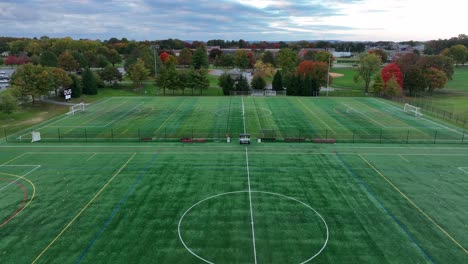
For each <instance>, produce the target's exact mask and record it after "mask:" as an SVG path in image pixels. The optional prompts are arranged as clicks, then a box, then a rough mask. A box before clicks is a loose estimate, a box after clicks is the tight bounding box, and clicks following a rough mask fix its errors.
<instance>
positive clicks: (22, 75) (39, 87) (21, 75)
mask: <svg viewBox="0 0 468 264" xmlns="http://www.w3.org/2000/svg"><path fill="white" fill-rule="evenodd" d="M50 78H51V76H50V73H49V72H48V71H47V69H46V68H44V67H42V66H35V65H32V64H30V63H28V64H25V65H22V66H20V67H18V69H17V70H16V71H15V73H14V74H13V76H12V78H11V83H12V89H13V90H14V94H15V95H16V96H17V97H19V98H21V99H25V100H28V99H29V98H31V99H32V103H33V104H34V102H35V101H36V98H37V97H39V96H42V95H46V94H47V93H48V92H49V91H50V89H51V82H50Z"/></svg>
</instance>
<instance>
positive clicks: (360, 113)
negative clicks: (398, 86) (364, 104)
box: [343, 104, 387, 128]
mask: <svg viewBox="0 0 468 264" xmlns="http://www.w3.org/2000/svg"><path fill="white" fill-rule="evenodd" d="M343 105H344V106H346V107H348V108H349V109H351V110H352V111H354V112H356V113H358V114H359V115H360V116H362V117H364V119H368V120H370V121H372V122H374V123H376V124H377V125H379V126H381V127H384V128H387V126H386V125H383V124H382V123H380V122H377V121H375V120H374V119H372V118H370V117H369V116H368V115H366V114H364V113H362V112H360V111H358V110H356V109H354V108H352V107H351V106H349V105H347V104H343Z"/></svg>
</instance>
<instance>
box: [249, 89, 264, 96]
mask: <svg viewBox="0 0 468 264" xmlns="http://www.w3.org/2000/svg"><path fill="white" fill-rule="evenodd" d="M250 95H252V96H265V92H264V91H263V90H252V91H251V92H250Z"/></svg>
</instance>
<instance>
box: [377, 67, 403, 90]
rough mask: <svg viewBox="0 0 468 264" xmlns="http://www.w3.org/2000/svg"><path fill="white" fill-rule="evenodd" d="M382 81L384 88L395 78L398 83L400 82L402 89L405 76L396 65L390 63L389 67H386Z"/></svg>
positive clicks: (382, 73)
mask: <svg viewBox="0 0 468 264" xmlns="http://www.w3.org/2000/svg"><path fill="white" fill-rule="evenodd" d="M381 75H382V81H383V83H384V88H385V86H386V84H387V82H388V80H390V79H391V78H393V77H395V79H396V81H397V82H398V85H399V86H400V87H403V75H402V73H401V71H400V67H398V65H397V64H396V63H390V64H388V65H387V66H385V67H384V68H383V69H382V71H381Z"/></svg>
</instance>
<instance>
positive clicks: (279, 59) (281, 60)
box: [276, 48, 297, 73]
mask: <svg viewBox="0 0 468 264" xmlns="http://www.w3.org/2000/svg"><path fill="white" fill-rule="evenodd" d="M276 63H277V65H278V67H279V68H281V69H282V71H283V72H284V73H292V72H294V70H295V69H296V66H297V54H296V53H295V52H294V51H292V50H291V49H290V48H285V49H281V50H280V51H279V52H278V54H277V55H276Z"/></svg>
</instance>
